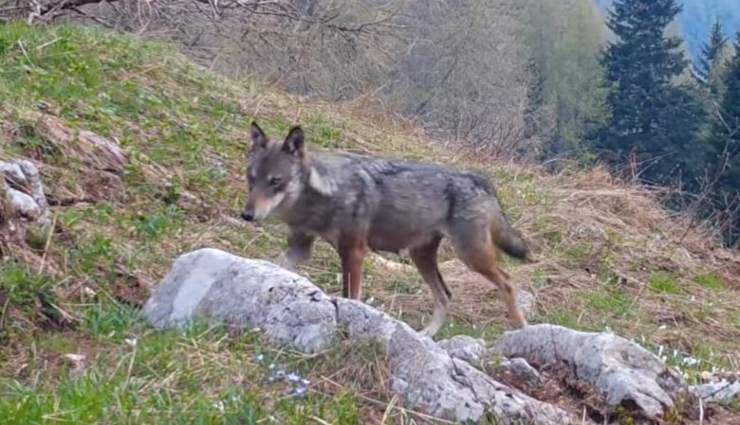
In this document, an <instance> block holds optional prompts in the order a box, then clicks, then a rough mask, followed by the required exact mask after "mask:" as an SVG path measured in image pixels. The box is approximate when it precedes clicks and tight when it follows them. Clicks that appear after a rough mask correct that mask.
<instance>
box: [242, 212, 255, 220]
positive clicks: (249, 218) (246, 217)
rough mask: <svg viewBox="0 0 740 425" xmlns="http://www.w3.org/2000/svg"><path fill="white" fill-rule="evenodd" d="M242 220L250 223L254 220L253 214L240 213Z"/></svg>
mask: <svg viewBox="0 0 740 425" xmlns="http://www.w3.org/2000/svg"><path fill="white" fill-rule="evenodd" d="M242 219H243V220H244V221H252V220H254V213H251V212H246V211H244V212H242Z"/></svg>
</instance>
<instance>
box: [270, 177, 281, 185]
mask: <svg viewBox="0 0 740 425" xmlns="http://www.w3.org/2000/svg"><path fill="white" fill-rule="evenodd" d="M282 181H283V180H282V179H281V178H280V177H270V178H269V179H268V180H267V183H269V184H270V186H273V187H275V186H277V185H279V184H280V182H282Z"/></svg>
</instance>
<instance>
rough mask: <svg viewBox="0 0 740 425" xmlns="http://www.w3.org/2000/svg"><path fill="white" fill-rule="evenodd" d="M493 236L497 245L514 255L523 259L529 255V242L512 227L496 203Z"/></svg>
mask: <svg viewBox="0 0 740 425" xmlns="http://www.w3.org/2000/svg"><path fill="white" fill-rule="evenodd" d="M491 236H492V237H493V242H494V243H495V244H496V246H498V247H499V248H501V249H502V250H503V251H504V252H505V253H507V254H509V255H511V256H512V257H515V258H519V259H522V260H524V259H526V258H527V257H528V255H529V248H528V247H527V243H526V242H525V241H524V238H522V236H521V234H520V233H519V232H518V231H516V230H515V229H514V228H513V227H511V224H509V222H508V221H507V220H506V216H505V215H504V213H503V211H501V208H500V207H499V206H498V205H496V208H495V209H494V211H493V214H492V217H491Z"/></svg>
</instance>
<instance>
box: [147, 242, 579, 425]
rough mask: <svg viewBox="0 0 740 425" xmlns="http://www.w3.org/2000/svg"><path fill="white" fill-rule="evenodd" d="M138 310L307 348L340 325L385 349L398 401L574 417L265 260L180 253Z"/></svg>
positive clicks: (168, 321) (175, 322) (322, 343)
mask: <svg viewBox="0 0 740 425" xmlns="http://www.w3.org/2000/svg"><path fill="white" fill-rule="evenodd" d="M144 315H145V316H146V317H147V319H148V320H149V321H150V322H151V323H152V324H153V325H154V326H156V327H158V328H166V327H177V326H182V325H184V324H185V323H187V322H188V321H190V320H193V319H196V318H203V319H206V320H209V321H222V322H225V323H227V324H229V325H235V326H248V327H259V328H261V329H262V330H263V331H264V333H265V335H266V336H267V338H268V339H269V340H271V341H273V342H274V343H278V344H283V345H289V346H291V347H292V348H295V349H299V350H301V351H304V352H309V353H310V352H316V351H319V350H322V349H324V348H326V347H328V346H329V345H331V344H332V343H333V342H334V341H335V340H336V338H337V337H338V336H339V334H340V331H341V333H342V334H346V335H347V337H348V338H350V339H353V340H356V341H375V342H378V343H380V344H382V346H383V347H384V349H385V353H386V358H387V362H388V366H389V369H390V375H391V376H390V388H391V390H392V391H393V392H394V393H396V394H398V395H399V396H400V397H401V398H402V399H403V400H404V404H405V405H406V406H408V407H412V408H414V409H416V410H420V411H423V412H426V413H427V414H429V415H432V416H436V417H439V418H443V419H447V420H452V421H458V422H462V421H474V422H477V421H480V420H482V419H483V418H485V417H486V415H493V416H495V417H496V418H497V420H498V422H497V423H501V424H512V425H513V424H518V423H522V422H523V423H533V424H538V425H556V424H557V425H561V424H567V423H570V421H571V418H570V416H569V415H568V414H567V413H566V412H565V411H563V410H561V409H560V408H558V407H555V406H553V405H550V404H548V403H544V402H541V401H538V400H535V399H533V398H532V397H529V396H528V395H526V394H524V393H522V392H521V391H518V390H516V389H514V388H511V387H509V386H507V385H504V384H501V383H499V382H496V381H495V380H493V379H492V378H491V377H489V376H488V375H486V374H485V373H483V372H482V371H480V370H478V369H476V368H474V367H473V366H471V365H470V364H469V363H467V362H466V361H463V360H460V359H457V358H454V357H451V356H450V355H449V354H448V353H447V352H446V351H445V350H444V349H442V348H441V347H440V346H439V345H437V344H436V343H435V342H434V341H432V340H431V339H430V338H428V337H424V336H421V335H420V334H419V333H418V332H416V331H415V330H413V329H412V328H411V327H409V326H408V325H407V324H405V323H403V322H401V321H398V320H396V319H393V318H392V317H390V316H388V315H387V314H385V313H383V312H381V311H378V310H376V309H374V308H373V307H370V306H368V305H366V304H363V303H361V302H357V301H353V300H348V299H343V298H339V299H332V298H329V297H328V296H327V295H326V294H324V293H323V292H322V291H321V290H320V289H319V288H317V287H316V286H314V285H313V284H312V283H311V282H309V281H308V280H306V279H305V278H303V277H301V276H299V275H297V274H294V273H292V272H290V271H288V270H285V269H282V268H280V267H278V266H276V265H274V264H272V263H269V262H266V261H261V260H250V259H244V258H240V257H237V256H234V255H231V254H228V253H226V252H223V251H219V250H215V249H201V250H197V251H194V252H191V253H188V254H184V255H182V256H180V257H179V258H178V259H177V260H176V261H175V263H174V265H173V267H172V269H171V270H170V272H169V273H168V274H167V275H166V276H165V277H164V279H163V280H162V282H161V283H160V284H159V285H158V286H157V287H156V288H155V289H154V291H153V293H152V297H151V298H150V299H149V301H147V303H146V305H145V306H144Z"/></svg>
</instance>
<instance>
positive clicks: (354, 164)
mask: <svg viewBox="0 0 740 425" xmlns="http://www.w3.org/2000/svg"><path fill="white" fill-rule="evenodd" d="M251 139H252V146H251V148H250V149H249V153H248V160H247V167H246V170H247V176H246V177H247V185H248V197H247V203H246V207H245V209H244V211H243V212H242V214H241V216H242V218H243V219H244V220H246V221H256V220H262V219H265V218H267V217H268V216H271V217H275V218H277V219H278V220H279V221H280V222H283V223H285V224H287V225H288V228H289V235H288V249H287V251H286V252H285V253H284V254H283V258H284V263H285V265H286V267H287V268H289V269H292V270H295V267H296V266H298V265H299V264H301V263H303V262H305V261H307V260H309V258H310V256H311V247H312V244H313V242H314V240H315V239H316V238H317V237H320V238H322V239H324V240H325V241H326V242H328V243H329V244H331V245H332V246H333V247H334V249H335V250H336V252H337V253H338V254H339V257H340V258H341V264H342V282H343V291H342V294H343V296H344V297H348V298H352V299H357V300H359V299H360V296H361V287H360V286H361V277H362V263H363V259H364V257H365V255H366V254H367V253H368V252H369V251H374V252H383V251H385V252H392V253H398V252H400V251H401V250H408V252H409V255H410V257H411V259H412V261H413V263H414V265H415V266H416V268H417V270H418V271H419V273H420V274H421V276H422V278H423V279H424V281H425V282H426V283H427V284H428V285H429V287H430V289H431V292H432V294H433V295H434V300H435V307H434V313H433V315H432V319H431V321H430V322H429V324H428V325H427V326H426V327H425V328H424V329H423V330H422V333H423V334H426V335H428V336H433V335H434V334H435V333H436V332H437V331H438V330H439V329H440V328H441V327H442V325H443V324H444V322H445V320H446V316H447V305H448V303H449V302H450V300H451V296H452V294H451V293H450V290H449V288H448V287H447V285H446V284H445V282H444V280H443V278H442V275H441V274H440V272H439V269H438V267H437V249H438V248H439V245H440V242H441V241H442V239H443V238H444V237H447V238H449V240H450V241H451V243H452V246H453V247H454V249H455V253H456V255H457V256H458V258H460V259H461V260H462V262H463V263H465V265H466V266H467V267H468V268H470V269H471V270H474V271H475V272H477V273H480V274H481V275H483V276H484V277H485V278H486V279H487V280H489V281H490V282H492V283H494V284H495V285H496V286H498V288H499V289H500V290H501V293H502V297H503V299H504V302H505V303H506V306H507V309H508V315H509V320H510V321H511V322H512V324H513V325H515V326H516V327H524V326H526V320H525V319H524V315H523V314H522V312H521V310H520V309H519V307H518V306H517V302H516V294H515V290H514V286H513V285H512V284H511V283H510V281H509V276H508V275H507V274H506V273H505V272H504V271H503V270H502V269H501V268H500V267H499V266H498V265H497V249H496V248H497V247H498V248H500V249H501V250H503V251H504V252H505V253H507V254H509V255H511V256H513V257H517V258H526V257H527V252H528V249H527V245H526V244H525V242H524V240H523V239H522V237H521V236H520V235H519V234H518V233H517V232H516V231H515V230H514V229H513V228H512V227H511V226H510V225H509V223H508V222H507V219H506V217H505V215H504V213H503V211H502V209H501V206H500V205H499V202H498V199H497V196H496V192H495V190H494V188H493V187H492V186H491V184H490V183H489V182H488V180H487V179H486V178H485V177H483V176H481V175H479V174H476V173H472V172H462V171H454V170H451V169H448V168H446V167H443V166H441V165H435V164H425V163H414V162H405V161H397V160H391V159H383V158H376V157H370V156H363V155H356V154H349V153H330V152H325V151H314V150H313V149H312V150H310V151H309V150H308V149H307V148H306V146H305V142H304V133H303V130H302V129H301V127H300V126H295V127H293V128H291V129H290V131H289V132H288V135H287V137H286V138H285V139H284V140H283V141H278V140H270V139H269V138H268V137H267V136H266V135H265V133H264V132H263V131H262V129H261V128H260V127H259V126H258V125H257V123H255V122H253V123H252V127H251Z"/></svg>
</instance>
